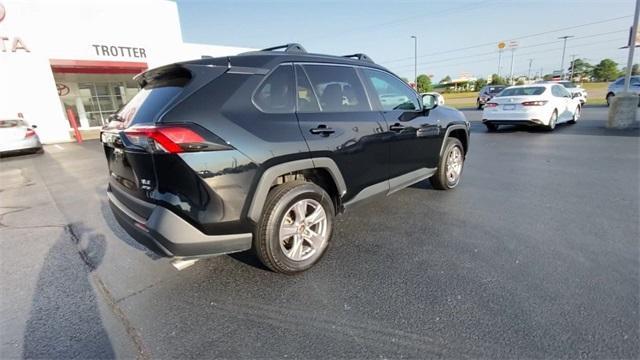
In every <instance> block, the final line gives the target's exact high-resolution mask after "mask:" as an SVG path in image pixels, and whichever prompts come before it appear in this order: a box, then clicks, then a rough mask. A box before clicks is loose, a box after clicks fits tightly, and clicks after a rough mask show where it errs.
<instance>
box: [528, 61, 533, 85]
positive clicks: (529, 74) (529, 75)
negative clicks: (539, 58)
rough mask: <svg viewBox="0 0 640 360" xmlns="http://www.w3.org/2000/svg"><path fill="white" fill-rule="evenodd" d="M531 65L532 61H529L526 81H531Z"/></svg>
mask: <svg viewBox="0 0 640 360" xmlns="http://www.w3.org/2000/svg"><path fill="white" fill-rule="evenodd" d="M531 64H533V59H529V72H528V73H527V80H531Z"/></svg>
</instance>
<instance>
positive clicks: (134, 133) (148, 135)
mask: <svg viewBox="0 0 640 360" xmlns="http://www.w3.org/2000/svg"><path fill="white" fill-rule="evenodd" d="M124 136H125V137H126V138H127V139H128V140H129V142H130V143H131V144H132V145H135V146H138V147H141V148H143V149H145V150H147V151H149V152H164V153H171V154H176V153H181V152H188V151H208V150H225V149H230V148H231V147H230V146H228V145H226V144H223V143H222V141H219V140H221V139H216V140H218V141H209V140H207V139H205V136H203V135H201V134H200V133H198V131H196V130H195V129H194V128H192V127H190V126H181V125H169V126H146V125H145V126H142V125H141V126H133V127H130V128H128V129H126V130H124Z"/></svg>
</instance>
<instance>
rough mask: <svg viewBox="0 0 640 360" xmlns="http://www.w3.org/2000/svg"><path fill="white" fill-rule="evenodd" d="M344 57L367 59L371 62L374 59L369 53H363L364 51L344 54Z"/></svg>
mask: <svg viewBox="0 0 640 360" xmlns="http://www.w3.org/2000/svg"><path fill="white" fill-rule="evenodd" d="M342 57H344V58H354V59H357V60H361V61H366V62H370V63H372V62H373V60H372V59H371V58H370V57H368V56H367V54H362V53H357V54H351V55H342Z"/></svg>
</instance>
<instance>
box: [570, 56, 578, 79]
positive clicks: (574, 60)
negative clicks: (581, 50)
mask: <svg viewBox="0 0 640 360" xmlns="http://www.w3.org/2000/svg"><path fill="white" fill-rule="evenodd" d="M576 56H577V54H571V62H570V63H569V64H571V65H569V81H573V74H574V71H575V70H574V67H575V62H576Z"/></svg>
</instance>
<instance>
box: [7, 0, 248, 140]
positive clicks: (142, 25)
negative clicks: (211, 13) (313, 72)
mask: <svg viewBox="0 0 640 360" xmlns="http://www.w3.org/2000/svg"><path fill="white" fill-rule="evenodd" d="M248 50H250V49H246V48H238V47H228V46H216V45H205V44H193V43H185V42H183V41H182V31H181V28H180V17H179V14H178V8H177V5H176V3H175V2H173V1H166V0H139V1H79V0H76V1H64V0H63V1H46V0H40V1H30V0H24V1H20V0H0V119H15V118H19V117H22V118H24V119H25V120H26V121H27V122H28V123H29V124H35V125H37V126H38V127H37V132H38V134H39V136H40V138H41V140H42V141H43V142H45V143H55V142H64V141H70V140H73V132H72V131H70V128H71V125H70V124H71V123H70V118H76V119H77V121H76V122H77V125H78V126H79V128H80V130H81V131H82V133H85V134H91V133H93V134H95V132H96V131H95V130H96V129H99V128H100V127H102V126H103V125H104V124H106V122H107V121H108V120H107V119H108V117H109V115H111V114H113V113H114V112H115V111H116V110H117V109H118V108H119V107H120V106H122V104H124V103H126V102H127V101H128V100H130V99H131V97H133V96H134V95H135V94H136V93H137V92H138V90H139V88H138V86H137V84H136V82H135V81H133V79H132V78H133V76H134V75H135V74H137V73H140V72H141V71H144V70H146V69H148V68H153V67H157V66H161V65H164V64H168V63H172V62H176V61H183V60H191V59H198V58H201V57H202V56H226V55H233V54H237V53H240V52H243V51H248Z"/></svg>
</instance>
